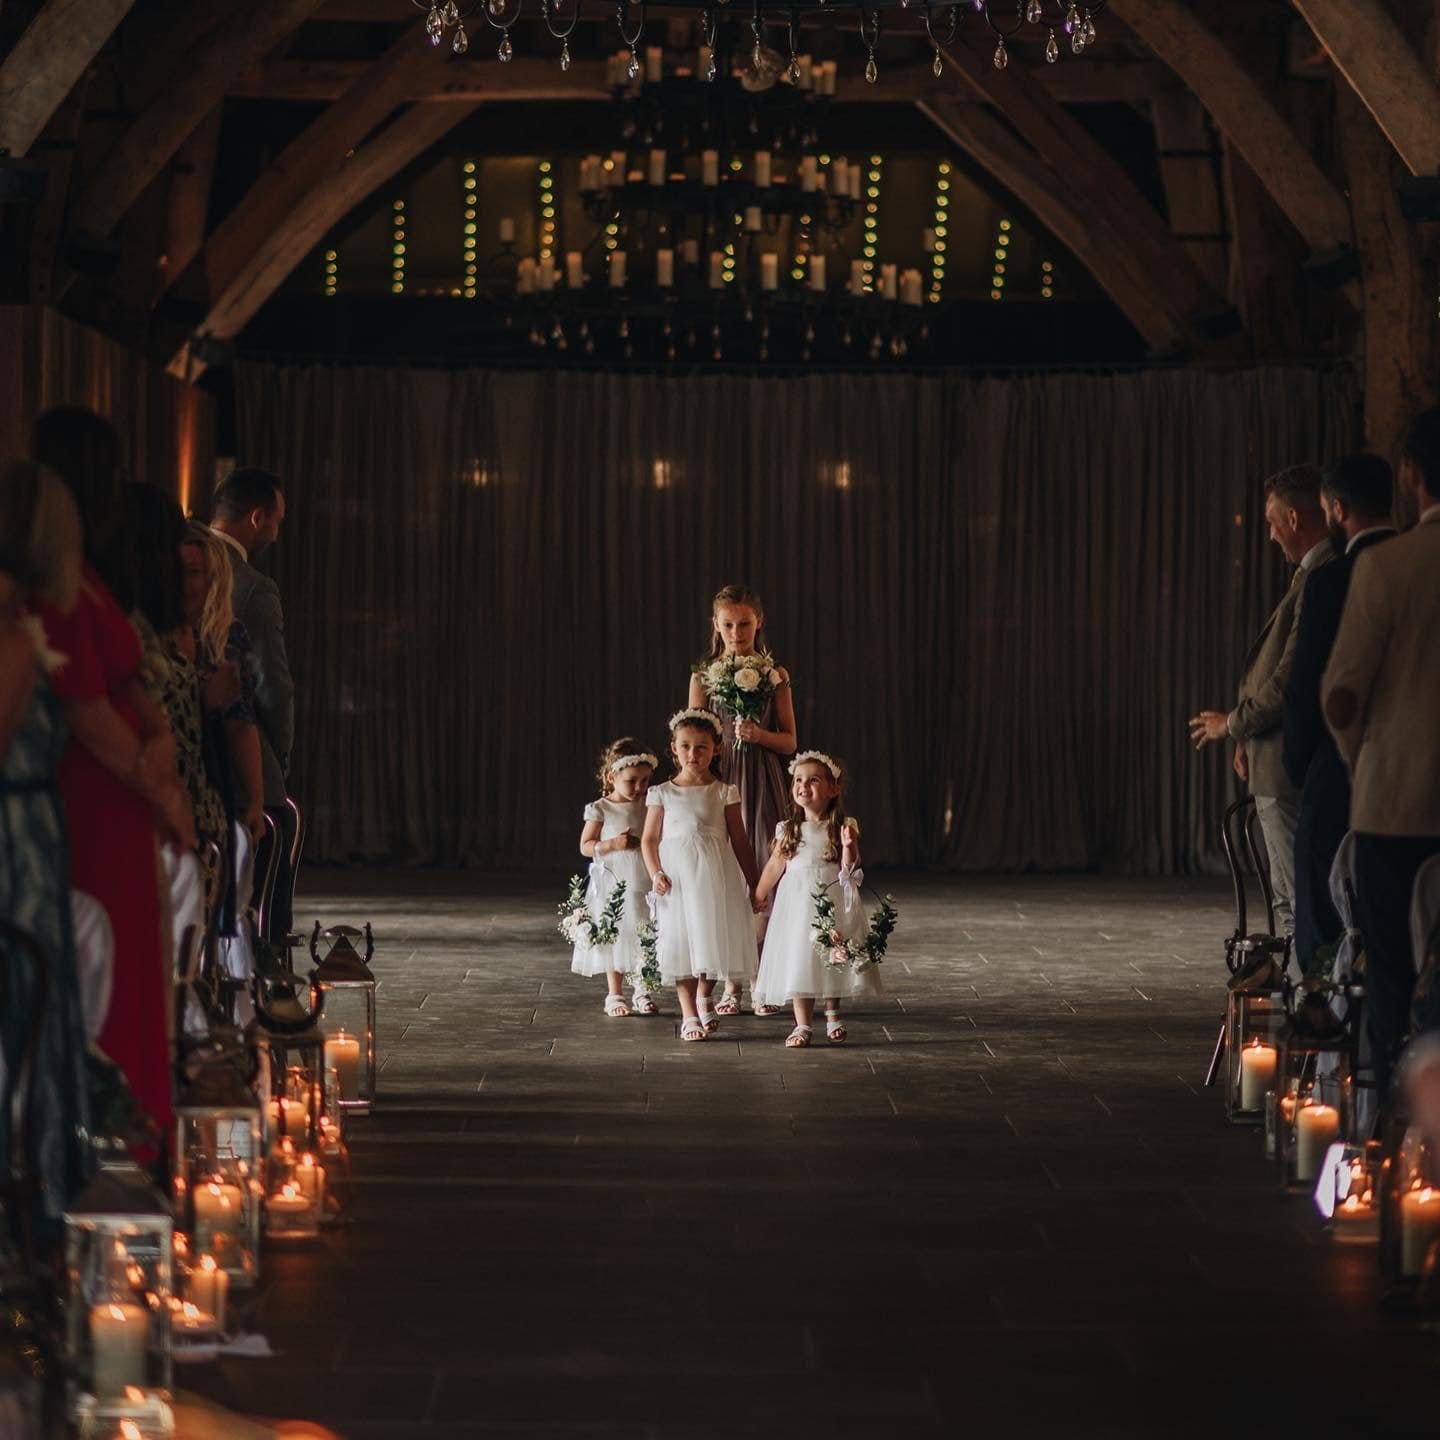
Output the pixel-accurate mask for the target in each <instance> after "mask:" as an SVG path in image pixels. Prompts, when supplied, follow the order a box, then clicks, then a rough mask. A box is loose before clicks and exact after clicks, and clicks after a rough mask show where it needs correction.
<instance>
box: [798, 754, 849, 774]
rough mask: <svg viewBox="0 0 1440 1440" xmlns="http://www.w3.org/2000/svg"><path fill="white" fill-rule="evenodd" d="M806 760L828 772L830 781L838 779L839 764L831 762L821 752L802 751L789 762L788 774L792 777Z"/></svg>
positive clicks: (836, 761) (835, 761)
mask: <svg viewBox="0 0 1440 1440" xmlns="http://www.w3.org/2000/svg"><path fill="white" fill-rule="evenodd" d="M807 760H814V761H816V762H817V763H818V764H820V765H823V766H824V767H825V768H826V769H827V770H828V771H829V772H830V778H831V779H832V780H839V778H840V762H839V761H838V760H832V759H831V758H830V757H829V756H828V755H827V754H826V753H825V752H824V751H823V750H802V751H801V752H800V753H799V754H798V755H797V756H796V757H795V758H794V759H793V760H792V761H791V762H790V773H791V774H792V775H793V774H794V773H795V772H796V770H798V769H799V768H800V766H801V765H803V764H804V763H805V762H806V761H807Z"/></svg>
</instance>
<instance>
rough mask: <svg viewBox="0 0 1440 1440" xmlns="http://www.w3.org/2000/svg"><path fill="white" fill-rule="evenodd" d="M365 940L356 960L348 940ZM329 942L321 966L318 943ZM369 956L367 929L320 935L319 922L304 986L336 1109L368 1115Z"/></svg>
mask: <svg viewBox="0 0 1440 1440" xmlns="http://www.w3.org/2000/svg"><path fill="white" fill-rule="evenodd" d="M361 935H363V936H364V937H365V955H364V958H363V959H362V958H361V956H360V953H359V951H358V950H356V948H355V946H354V944H353V942H352V938H351V937H352V936H353V937H358V936H361ZM322 939H324V940H329V941H331V947H330V952H329V953H328V954H327V955H326V956H325V958H324V959H323V960H322V959H321V958H320V953H319V942H320V941H321V940H322ZM374 955H375V937H374V935H373V934H372V933H371V930H370V926H369V924H368V923H367V924H366V926H365V928H364V930H363V931H362V930H357V929H355V927H354V926H353V925H336V926H334V927H333V928H331V929H329V930H326V931H323V932H322V931H321V929H320V922H319V921H318V920H317V921H316V922H315V929H314V931H313V932H312V933H311V936H310V958H311V959H312V960H313V961H314V962H315V969H314V970H312V971H311V972H310V984H311V987H312V989H313V990H314V993H315V1001H314V1004H313V1005H312V1007H311V1008H312V1009H313V1011H314V1013H315V1014H316V1015H317V1016H323V1017H324V1018H323V1021H322V1024H321V1028H322V1029H323V1030H324V1031H325V1037H326V1039H325V1058H326V1063H327V1064H329V1065H332V1066H333V1067H334V1068H335V1070H336V1071H337V1072H338V1074H339V1078H340V1105H341V1108H342V1109H344V1110H347V1111H351V1112H354V1113H355V1114H359V1115H364V1114H368V1113H369V1110H370V1106H371V1105H372V1104H373V1103H374V1100H375V976H374V975H373V974H372V973H371V970H370V961H371V960H372V959H373V958H374Z"/></svg>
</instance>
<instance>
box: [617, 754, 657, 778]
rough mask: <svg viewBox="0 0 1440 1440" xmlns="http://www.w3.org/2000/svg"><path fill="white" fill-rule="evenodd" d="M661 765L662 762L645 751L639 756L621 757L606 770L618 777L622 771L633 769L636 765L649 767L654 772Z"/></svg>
mask: <svg viewBox="0 0 1440 1440" xmlns="http://www.w3.org/2000/svg"><path fill="white" fill-rule="evenodd" d="M659 764H660V762H659V761H658V760H657V759H656V758H655V757H654V756H653V755H652V754H650V752H649V751H648V750H645V751H642V752H641V753H640V754H639V755H621V756H620V757H619V758H618V759H615V760H612V761H611V762H610V763H609V764H608V765H607V766H606V767H605V768H606V769H607V770H608V771H609V772H610V773H611V774H612V775H618V774H619V773H620V772H621V771H622V770H629V769H632V768H633V767H634V766H636V765H648V766H649V767H650V768H651V769H652V770H654V769H655V768H656V767H657V766H658V765H659Z"/></svg>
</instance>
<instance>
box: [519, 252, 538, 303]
mask: <svg viewBox="0 0 1440 1440" xmlns="http://www.w3.org/2000/svg"><path fill="white" fill-rule="evenodd" d="M535 270H536V266H535V261H534V260H533V259H532V258H531V257H530V256H529V255H527V256H526V257H525V258H524V259H523V260H522V261H521V262H520V264H519V267H518V268H517V269H516V271H515V293H516V294H517V295H533V294H534V293H535Z"/></svg>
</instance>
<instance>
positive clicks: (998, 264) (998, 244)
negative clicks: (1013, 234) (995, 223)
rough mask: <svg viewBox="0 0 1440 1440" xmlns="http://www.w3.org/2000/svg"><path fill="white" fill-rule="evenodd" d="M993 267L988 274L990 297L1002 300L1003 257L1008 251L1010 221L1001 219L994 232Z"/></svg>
mask: <svg viewBox="0 0 1440 1440" xmlns="http://www.w3.org/2000/svg"><path fill="white" fill-rule="evenodd" d="M994 250H995V268H994V269H993V270H992V271H991V274H990V298H991V299H992V300H1002V299H1004V297H1005V257H1006V256H1007V255H1008V254H1009V253H1010V222H1009V221H1008V220H1002V221H1001V222H1000V228H999V229H998V230H996V232H995V245H994Z"/></svg>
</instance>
